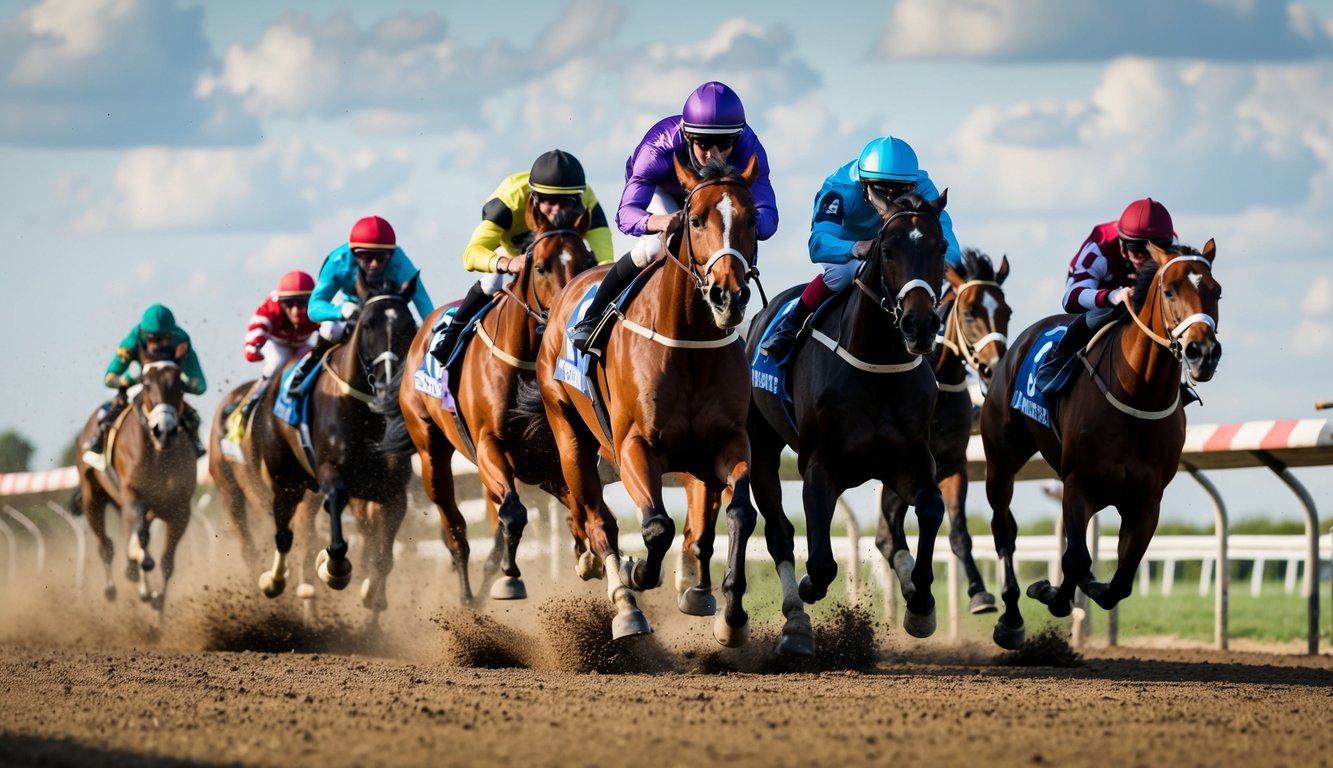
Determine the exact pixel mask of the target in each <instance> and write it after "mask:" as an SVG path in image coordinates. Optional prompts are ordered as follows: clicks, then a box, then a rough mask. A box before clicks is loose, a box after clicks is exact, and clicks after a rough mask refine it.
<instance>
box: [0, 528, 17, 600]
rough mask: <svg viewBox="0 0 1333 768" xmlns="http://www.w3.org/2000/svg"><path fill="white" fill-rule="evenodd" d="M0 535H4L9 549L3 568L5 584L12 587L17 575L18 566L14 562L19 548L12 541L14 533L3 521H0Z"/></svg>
mask: <svg viewBox="0 0 1333 768" xmlns="http://www.w3.org/2000/svg"><path fill="white" fill-rule="evenodd" d="M0 533H3V534H4V535H5V544H7V545H8V549H9V558H8V560H7V564H6V566H5V571H6V574H7V575H8V577H9V579H8V580H7V581H6V582H5V583H6V584H8V585H9V586H11V587H12V586H14V580H15V578H16V576H17V574H18V566H17V565H16V564H15V562H14V561H15V560H17V559H18V557H19V547H18V543H17V542H15V541H14V531H13V530H12V529H11V528H10V527H9V524H8V523H6V522H5V521H4V520H0Z"/></svg>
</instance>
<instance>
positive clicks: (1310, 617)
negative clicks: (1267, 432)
mask: <svg viewBox="0 0 1333 768" xmlns="http://www.w3.org/2000/svg"><path fill="white" fill-rule="evenodd" d="M1254 455H1255V456H1256V457H1257V458H1258V459H1259V461H1262V462H1263V463H1264V464H1265V465H1266V466H1267V467H1268V468H1269V469H1271V470H1273V473H1274V474H1276V475H1277V476H1278V477H1279V478H1280V479H1281V480H1282V482H1284V483H1286V485H1287V487H1288V488H1290V489H1291V492H1292V493H1294V494H1296V498H1298V499H1300V501H1301V505H1302V506H1303V507H1304V508H1305V539H1306V543H1307V544H1308V545H1309V550H1308V551H1307V552H1306V553H1305V572H1306V574H1307V575H1309V576H1310V577H1311V578H1307V579H1306V580H1305V584H1306V588H1305V597H1306V604H1307V605H1308V606H1309V608H1308V614H1307V632H1306V635H1307V643H1306V644H1307V652H1308V653H1309V654H1310V655H1311V656H1314V655H1316V654H1318V653H1319V589H1318V586H1317V585H1318V583H1319V580H1318V579H1317V578H1314V577H1315V575H1316V574H1318V573H1319V513H1318V512H1317V511H1316V510H1315V505H1314V499H1313V498H1312V497H1311V496H1310V492H1309V491H1307V490H1306V489H1305V486H1304V485H1302V484H1301V481H1300V480H1297V479H1296V476H1295V475H1293V474H1292V473H1291V470H1290V469H1287V465H1286V464H1283V463H1282V462H1281V461H1279V460H1278V459H1277V458H1276V457H1275V456H1273V454H1271V453H1269V452H1268V451H1255V452H1254Z"/></svg>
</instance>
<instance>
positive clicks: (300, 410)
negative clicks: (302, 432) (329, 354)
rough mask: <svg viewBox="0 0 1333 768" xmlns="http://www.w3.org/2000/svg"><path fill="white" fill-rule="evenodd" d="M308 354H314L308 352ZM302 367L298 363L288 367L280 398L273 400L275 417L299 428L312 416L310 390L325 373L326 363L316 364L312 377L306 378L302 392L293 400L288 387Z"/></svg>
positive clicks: (281, 384) (279, 390) (283, 376)
mask: <svg viewBox="0 0 1333 768" xmlns="http://www.w3.org/2000/svg"><path fill="white" fill-rule="evenodd" d="M306 354H307V355H310V354H314V353H313V352H307V353H306ZM300 367H301V366H300V364H299V363H298V364H297V365H292V366H288V367H287V370H286V371H283V374H282V381H280V382H279V385H280V386H279V387H278V396H277V397H276V398H274V400H273V415H274V416H277V417H278V418H279V419H282V420H283V421H284V422H285V423H287V424H290V425H292V426H293V427H299V426H301V425H303V424H305V423H306V422H307V419H308V417H309V415H310V413H309V412H310V390H311V388H312V387H313V386H314V385H315V381H316V380H318V379H319V375H320V374H321V373H323V370H324V363H323V361H320V362H319V363H316V364H315V368H314V370H312V371H310V375H309V376H306V377H305V381H302V382H301V390H300V391H299V392H297V393H296V397H295V398H293V397H292V396H291V395H290V394H289V393H288V390H287V385H288V384H289V383H290V382H291V380H292V374H293V373H295V372H296V369H297V368H300Z"/></svg>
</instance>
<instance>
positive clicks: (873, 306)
mask: <svg viewBox="0 0 1333 768" xmlns="http://www.w3.org/2000/svg"><path fill="white" fill-rule="evenodd" d="M867 265H868V266H867V267H866V269H865V274H864V275H862V276H860V277H859V279H860V280H861V282H863V283H865V285H866V287H867V288H870V289H871V290H879V286H880V283H881V282H882V281H881V280H880V271H879V270H880V267H879V255H878V254H876V255H875V256H873V257H872V259H871V260H870V261H868V262H867ZM883 298H884V300H885V301H887V302H889V303H893V301H894V297H893V296H886V297H883ZM838 336H839V338H838V341H839V343H840V344H841V345H842V347H843V348H844V349H846V350H847V351H848V352H849V353H851V355H852V356H854V357H856V358H857V359H859V360H864V361H865V362H867V363H876V364H891V363H903V362H908V361H909V360H911V359H912V357H913V355H912V354H911V353H910V352H908V351H907V345H906V344H905V343H904V342H903V335H902V332H901V331H900V330H899V329H898V324H897V323H895V322H893V318H892V316H891V315H890V314H889V313H888V312H886V311H884V309H883V308H882V307H881V305H880V303H879V301H877V300H876V299H875V298H873V297H871V296H870V295H868V294H867V293H866V292H865V291H863V290H861V289H860V288H859V287H858V286H856V285H855V284H853V286H852V287H851V291H850V296H849V297H848V298H847V304H846V305H845V306H844V307H843V316H842V321H841V324H840V326H839V334H838Z"/></svg>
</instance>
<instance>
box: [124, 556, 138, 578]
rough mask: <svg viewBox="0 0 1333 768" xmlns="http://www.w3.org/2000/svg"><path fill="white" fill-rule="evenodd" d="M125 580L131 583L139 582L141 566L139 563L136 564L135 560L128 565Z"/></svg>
mask: <svg viewBox="0 0 1333 768" xmlns="http://www.w3.org/2000/svg"><path fill="white" fill-rule="evenodd" d="M125 578H127V579H129V580H130V581H138V580H139V564H138V563H136V562H134V561H133V560H131V561H130V564H129V565H127V566H125Z"/></svg>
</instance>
